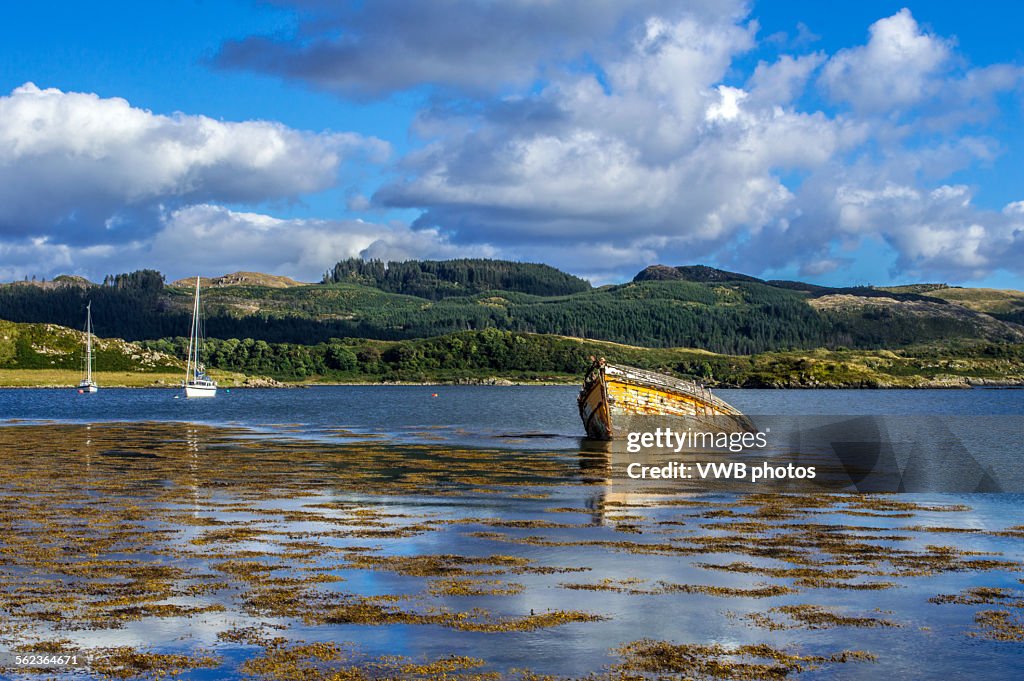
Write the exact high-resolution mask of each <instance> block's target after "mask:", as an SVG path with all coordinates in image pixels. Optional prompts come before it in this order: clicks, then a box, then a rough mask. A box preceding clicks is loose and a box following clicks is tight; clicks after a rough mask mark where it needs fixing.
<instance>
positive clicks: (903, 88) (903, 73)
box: [821, 8, 952, 111]
mask: <svg viewBox="0 0 1024 681" xmlns="http://www.w3.org/2000/svg"><path fill="white" fill-rule="evenodd" d="M870 34H871V38H870V39H869V40H868V43H867V44H866V45H863V46H860V47H854V48H850V49H846V50H840V51H839V52H837V53H836V54H835V55H834V56H833V57H832V58H831V59H830V60H829V62H828V64H826V65H825V69H824V71H823V73H822V75H821V80H822V83H823V84H824V86H825V88H826V89H827V91H828V92H829V93H830V94H831V95H832V96H833V97H835V98H836V99H838V100H841V101H845V102H849V103H850V104H852V105H853V106H854V107H857V108H859V109H864V110H868V111H879V110H882V111H884V110H889V109H894V108H900V107H905V106H908V105H912V104H916V103H918V102H920V101H921V100H922V99H924V98H925V97H927V96H929V95H930V94H933V89H934V88H935V87H937V86H938V85H939V80H938V76H939V75H940V74H941V73H942V71H943V70H945V69H946V68H947V67H948V65H949V60H950V56H951V53H952V49H951V43H950V42H949V41H947V40H944V39H942V38H940V37H937V36H934V35H930V34H927V33H924V32H922V31H921V28H920V26H918V24H917V21H915V20H914V17H913V16H912V15H911V14H910V10H908V9H906V8H904V9H901V10H900V11H899V12H897V13H896V14H894V15H893V16H891V17H887V18H885V19H879V20H878V21H876V22H875V23H874V24H872V25H871V28H870Z"/></svg>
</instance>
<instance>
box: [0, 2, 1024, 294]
mask: <svg viewBox="0 0 1024 681" xmlns="http://www.w3.org/2000/svg"><path fill="white" fill-rule="evenodd" d="M279 4H285V5H288V6H293V7H295V8H296V11H297V12H298V13H299V21H298V24H297V25H298V28H297V31H296V33H295V35H293V36H286V37H281V36H275V37H253V38H248V39H244V40H241V41H237V42H234V43H229V44H227V45H225V46H224V48H223V50H222V51H221V53H220V55H219V56H218V60H219V63H221V64H223V65H227V66H233V67H239V68H250V69H256V70H261V71H265V72H272V73H277V74H279V75H281V76H283V77H286V78H291V79H297V80H299V81H301V82H304V83H307V84H309V85H311V86H313V87H316V88H323V89H328V90H331V91H333V92H336V93H339V94H340V95H342V96H348V97H378V96H381V97H383V96H387V95H389V94H392V93H394V92H398V91H403V90H415V91H416V92H417V93H418V94H426V95H428V96H427V97H425V98H424V101H423V103H422V104H423V105H422V108H421V109H420V110H419V112H418V114H417V116H416V119H415V121H414V123H413V126H412V130H411V132H412V134H413V144H412V150H411V151H410V152H408V153H407V154H406V155H405V156H404V157H403V158H401V159H399V160H398V161H397V162H396V163H395V164H394V166H393V167H391V170H392V173H391V174H390V175H388V176H387V177H386V179H385V180H384V181H383V182H382V183H381V184H380V186H379V187H378V188H377V189H376V191H369V190H368V189H369V188H367V187H359V188H352V190H351V191H349V192H347V193H346V194H345V196H347V200H348V202H347V207H348V209H349V210H351V211H359V212H364V211H372V210H374V209H381V210H385V211H387V210H393V209H401V210H409V209H411V210H414V211H418V212H419V215H420V216H419V218H418V219H417V220H415V221H414V223H413V225H412V226H409V225H407V224H405V223H400V224H376V223H364V222H360V221H356V220H343V219H335V220H312V219H306V220H297V219H291V220H283V219H276V218H271V217H268V216H266V215H263V214H262V213H260V212H257V211H259V210H263V209H262V208H259V207H258V206H259V205H260V204H262V203H264V202H265V201H267V200H268V199H275V198H276V199H285V200H289V199H301V197H302V196H303V195H305V194H308V193H310V192H316V191H320V190H322V189H324V188H326V187H330V186H332V185H333V184H335V183H336V178H337V176H338V174H339V169H341V168H342V166H343V165H344V164H345V162H346V160H347V159H352V158H356V159H368V160H370V161H373V162H379V161H381V160H382V159H383V157H384V156H385V155H386V154H387V145H386V144H384V143H382V142H380V141H377V140H372V139H366V138H363V137H360V136H358V135H351V134H348V135H346V134H335V133H320V134H313V133H308V132H301V131H296V130H292V129H289V128H286V127H284V126H281V125H279V124H275V123H268V122H249V123H224V122H219V121H213V120H211V119H207V118H205V117H202V116H186V115H183V114H177V115H174V116H159V115H155V114H152V113H150V112H147V111H142V110H139V109H136V108H133V107H131V106H130V105H128V103H127V102H124V101H123V100H119V99H102V98H99V97H97V96H95V95H81V94H75V93H62V92H59V91H56V90H46V91H41V90H39V89H38V88H35V87H34V86H25V87H24V88H20V89H19V90H16V91H15V92H14V93H12V94H11V95H10V96H9V97H3V98H0V267H7V268H8V270H7V271H8V272H15V271H17V272H20V271H22V269H23V266H22V265H21V264H20V263H23V262H30V261H31V260H32V258H36V257H42V256H40V255H39V254H41V253H45V254H46V257H49V258H53V259H54V262H58V263H60V262H64V263H75V262H83V263H93V264H95V266H96V267H99V266H100V264H105V263H112V262H115V260H117V256H116V255H114V254H112V253H113V251H110V250H109V249H112V248H114V247H115V246H116V247H117V248H119V249H121V252H122V253H127V254H128V255H126V256H124V257H123V258H121V260H123V261H124V260H135V261H137V262H139V263H140V264H155V265H157V266H160V267H163V268H168V272H176V271H177V270H175V269H173V268H175V267H176V266H177V265H176V264H175V262H176V261H179V262H180V253H181V252H182V249H189V248H192V247H193V246H194V245H201V248H202V249H203V253H202V255H197V256H196V257H197V258H199V260H197V261H196V266H200V265H201V266H202V267H204V268H207V267H208V268H210V269H211V270H212V271H220V270H227V269H257V268H259V269H265V270H267V271H271V272H276V273H282V274H298V275H299V276H302V277H306V278H317V276H318V274H319V272H320V271H322V270H323V269H325V268H326V267H327V266H329V265H330V264H331V263H333V262H334V261H336V260H337V259H339V258H342V257H347V256H350V255H365V256H369V257H382V258H403V257H449V256H461V255H490V256H500V257H513V258H520V259H525V260H542V261H546V262H551V263H553V264H556V265H560V266H562V267H565V268H568V269H570V270H571V271H574V272H577V273H580V274H585V275H587V276H590V277H592V278H593V279H594V280H596V281H599V282H600V281H609V280H614V279H616V278H621V277H624V276H629V275H631V274H632V273H633V272H635V271H636V270H637V269H639V268H640V267H642V266H644V265H646V264H650V263H651V262H666V263H686V262H695V261H700V260H709V261H714V262H717V263H719V264H722V265H725V266H729V267H730V268H731V269H738V270H741V271H747V272H751V273H755V274H756V273H761V272H764V271H767V270H778V269H785V268H788V269H790V270H793V269H799V270H800V271H801V273H802V274H805V275H807V276H819V275H821V276H824V275H829V276H831V277H837V273H841V272H842V271H843V270H844V269H846V268H850V267H851V263H853V262H855V260H856V259H857V258H858V257H860V255H858V254H862V251H863V249H868V248H874V245H876V244H881V245H882V246H881V248H882V249H889V251H888V252H886V253H884V254H883V255H880V256H879V257H884V258H885V259H886V260H887V261H893V262H895V263H896V266H897V267H899V268H901V270H902V271H903V274H904V276H909V273H920V274H921V275H922V276H927V277H929V278H930V277H932V276H936V277H947V278H955V277H981V276H985V275H987V274H990V273H992V272H993V271H994V270H996V269H999V268H1002V269H1005V270H1009V271H1011V272H1015V273H1017V274H1022V271H1021V265H1020V262H1021V257H1022V256H1024V226H1022V224H1024V217H1022V215H1024V209H1022V208H1021V205H1022V203H1021V202H1020V201H1017V202H1014V203H1010V204H1009V205H1007V206H1006V207H1005V208H1004V209H1002V210H991V209H985V208H984V207H979V206H978V205H977V204H976V201H975V193H976V192H977V188H976V187H973V186H971V187H967V186H963V184H964V182H969V181H971V180H970V179H967V180H965V179H964V177H965V175H966V176H967V177H968V178H969V177H970V172H971V171H972V170H973V169H975V168H977V167H980V166H983V165H985V164H990V163H992V162H993V161H994V160H996V159H998V158H999V156H1000V154H1002V153H1005V152H1004V149H1003V147H1002V145H1001V144H1000V142H999V140H998V139H997V138H996V137H995V136H993V135H990V134H987V130H986V128H985V127H984V126H985V125H986V124H987V123H988V122H990V121H992V120H993V119H995V118H996V117H998V116H1000V115H1002V114H1004V113H1005V112H1006V111H1007V110H1008V108H1009V107H1010V106H1012V105H1013V104H1015V102H1012V100H1011V98H1010V97H1005V96H1004V95H1006V94H1007V93H1014V92H1019V91H1020V90H1021V84H1022V83H1024V69H1022V68H1021V67H1020V66H1018V65H1016V64H990V65H985V66H980V67H971V66H970V65H969V63H968V61H967V60H966V59H965V58H964V57H963V56H962V55H960V54H958V52H957V49H956V45H955V42H954V41H953V40H952V39H950V38H947V37H943V36H939V35H935V34H933V33H930V32H928V31H927V30H924V29H923V28H922V27H921V25H919V24H918V22H917V21H916V20H915V18H914V17H913V15H912V14H911V13H910V12H909V11H908V10H901V11H899V12H897V13H896V14H894V15H893V16H890V17H885V18H881V19H879V20H878V21H876V22H875V23H874V24H872V25H871V26H870V27H867V37H866V42H865V43H864V44H862V45H856V46H851V47H849V48H847V49H842V50H839V51H837V52H835V53H833V54H827V53H826V52H824V51H817V52H813V53H800V52H799V46H800V45H801V44H803V45H806V44H808V43H809V42H813V41H810V40H804V41H802V42H801V41H793V40H788V39H787V40H782V39H779V40H775V43H776V46H775V47H774V48H773V49H772V50H771V51H770V53H772V54H774V56H773V57H772V58H771V59H769V60H759V61H756V66H754V67H753V68H752V69H751V68H747V67H745V66H744V65H745V64H754V63H755V58H757V57H761V56H763V53H759V52H757V50H758V47H759V43H758V35H757V32H758V26H757V23H756V21H755V20H753V19H752V18H751V17H750V16H749V15H748V14H747V13H746V9H745V8H744V5H743V4H741V3H740V2H739V0H736V2H735V3H733V2H729V3H717V2H710V1H708V2H691V3H679V2H674V1H669V0H664V1H663V0H628V1H616V2H612V1H611V0H608V1H604V0H597V1H595V0H586V1H584V0H568V1H567V2H560V3H549V2H539V3H538V2H535V1H534V0H510V1H509V2H502V3H492V2H480V1H478V0H444V2H442V3H437V2H427V1H426V0H406V1H404V2H398V0H381V1H380V2H373V3H345V4H337V3H329V2H326V0H289V1H285V0H282V1H281V2H279ZM808 32H809V30H808V29H806V28H805V29H804V33H805V34H807V33H808ZM772 40H773V39H772V38H771V37H769V38H768V39H763V40H762V44H763V43H764V42H765V41H768V42H771V41H772ZM785 49H790V50H792V51H793V53H792V54H784V53H778V52H781V51H784V50H785ZM1016 104H1019V103H1016ZM1017 116H1018V117H1019V113H1018V114H1017ZM340 195H341V192H339V196H340ZM1008 198H1022V197H1008ZM224 203H233V204H234V205H235V206H238V205H241V206H246V207H247V208H246V209H245V210H241V209H238V210H229V209H228V208H225V207H223V206H222V205H219V204H224ZM340 203H341V199H340V198H339V204H340ZM254 206H255V207H254ZM403 214H404V213H403ZM139 225H142V226H141V227H140V226H139ZM218 252H220V253H218ZM224 252H230V253H231V255H230V256H228V255H225V254H224ZM207 257H208V258H209V260H204V258H207ZM19 268H22V269H19ZM65 269H70V268H65ZM123 269H125V268H124V267H112V268H110V269H109V271H115V270H123ZM35 271H38V270H35ZM2 273H3V270H0V274H2ZM102 273H105V272H102ZM8 276H11V275H10V274H8Z"/></svg>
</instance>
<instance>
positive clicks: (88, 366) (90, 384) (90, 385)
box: [78, 300, 100, 393]
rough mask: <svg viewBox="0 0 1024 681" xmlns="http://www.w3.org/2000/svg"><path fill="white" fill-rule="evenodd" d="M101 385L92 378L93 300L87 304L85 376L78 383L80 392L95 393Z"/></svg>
mask: <svg viewBox="0 0 1024 681" xmlns="http://www.w3.org/2000/svg"><path fill="white" fill-rule="evenodd" d="M99 389H100V387H99V386H98V385H96V381H94V380H93V379H92V301H91V300H90V301H89V304H88V305H86V306H85V377H84V378H82V380H81V381H79V383H78V392H80V393H94V392H96V391H98V390H99Z"/></svg>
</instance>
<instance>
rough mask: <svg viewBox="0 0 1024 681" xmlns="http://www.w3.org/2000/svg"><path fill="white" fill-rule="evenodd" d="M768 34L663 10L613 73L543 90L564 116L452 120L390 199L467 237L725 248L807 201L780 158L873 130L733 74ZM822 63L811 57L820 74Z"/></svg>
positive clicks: (821, 150)
mask: <svg viewBox="0 0 1024 681" xmlns="http://www.w3.org/2000/svg"><path fill="white" fill-rule="evenodd" d="M753 41H754V38H753V28H752V27H749V26H741V25H736V24H735V23H732V22H722V23H718V24H713V25H708V24H706V23H701V22H699V21H697V20H695V19H693V18H691V17H687V18H684V19H681V20H679V21H676V22H673V23H669V22H666V21H663V20H660V19H650V20H648V21H647V22H645V24H644V27H643V30H642V31H641V32H639V33H638V34H637V36H636V38H635V40H634V43H633V47H632V49H631V50H630V51H628V52H627V53H626V54H625V55H623V56H622V58H620V59H618V60H616V61H613V62H609V63H608V64H606V65H605V68H604V71H605V73H606V79H607V83H606V85H602V84H601V83H599V82H597V80H596V79H595V78H594V77H593V76H590V75H586V74H584V75H575V76H566V77H565V78H563V79H561V80H559V81H558V82H555V83H552V84H551V85H550V86H549V87H547V88H545V90H544V91H543V92H541V93H540V94H539V95H537V96H536V97H535V98H534V99H535V100H536V101H537V102H538V104H537V107H538V108H549V109H556V110H557V111H558V112H559V115H558V116H557V117H555V118H551V119H548V120H545V121H544V122H543V123H542V124H541V125H534V124H532V121H531V120H530V119H522V118H494V117H491V118H488V119H486V120H485V121H484V124H483V125H481V124H480V121H479V120H478V119H476V118H472V119H470V120H466V121H464V126H463V127H462V128H459V127H458V126H457V125H455V124H454V121H452V120H449V121H448V124H449V127H448V128H447V129H445V132H444V136H443V137H442V138H441V139H440V140H439V141H437V143H435V144H433V145H430V146H428V147H427V148H425V149H424V150H422V151H421V152H419V153H417V154H414V155H411V156H409V157H408V158H407V159H406V160H405V167H406V170H407V172H408V177H407V179H404V180H403V181H400V182H396V183H393V184H391V185H388V186H386V187H384V188H382V189H381V190H380V191H379V192H378V193H377V195H376V197H375V200H376V201H377V202H378V203H382V204H385V205H388V206H401V207H422V206H426V207H427V210H426V212H425V214H424V215H423V217H422V218H421V221H420V222H421V224H424V225H432V226H444V227H445V228H448V229H452V230H454V231H455V232H456V234H457V238H458V239H459V240H471V239H472V238H474V237H475V238H485V239H486V240H488V241H490V242H494V243H503V244H511V243H514V242H515V241H517V240H519V239H521V238H523V236H524V235H527V236H528V237H529V238H531V239H534V240H548V241H556V242H557V241H561V242H563V243H564V242H571V241H579V240H584V239H585V240H596V241H598V242H601V243H605V244H607V245H608V246H609V247H613V248H629V249H637V248H640V249H648V250H649V249H650V247H651V245H652V244H655V243H660V244H661V248H663V249H674V250H677V251H681V252H682V251H686V252H689V253H690V254H691V256H692V255H693V254H698V253H710V252H712V251H713V249H714V246H715V245H716V244H720V243H721V242H723V241H724V240H728V239H729V238H730V237H731V236H733V235H734V233H735V231H736V230H737V229H739V228H746V229H751V230H758V229H760V228H762V227H764V226H766V225H768V224H770V223H772V222H773V221H775V220H777V219H778V215H779V214H780V213H782V212H784V211H785V210H786V208H787V206H788V205H789V204H791V203H792V201H793V194H792V192H791V191H790V190H789V189H788V188H787V187H786V186H785V185H784V184H783V183H782V181H781V180H780V179H779V177H778V176H777V174H776V171H777V170H779V169H784V168H791V167H800V168H814V167H815V166H817V165H819V164H821V163H824V162H826V161H827V160H828V159H829V158H830V157H831V156H832V155H833V154H834V153H836V152H837V151H840V150H842V149H843V148H845V147H848V146H849V145H850V144H851V143H852V142H853V141H854V140H856V139H858V138H859V135H860V134H861V133H859V132H858V130H857V126H856V125H855V124H851V123H846V122H843V121H838V120H834V119H830V118H828V117H827V116H825V115H823V114H818V113H815V114H804V113H800V112H796V111H794V110H792V109H783V108H781V107H779V106H778V105H775V104H774V103H772V105H768V104H766V103H765V102H764V101H763V100H761V99H757V100H756V101H754V100H750V99H748V93H747V92H746V91H745V90H743V89H741V88H737V87H732V86H726V85H723V84H722V83H721V81H722V80H723V78H724V77H725V75H726V73H727V71H728V69H729V66H730V63H731V61H732V59H733V58H734V57H735V56H736V55H738V54H741V53H743V52H745V51H746V50H748V49H750V48H751V47H752V45H753ZM810 63H811V66H810V67H808V66H806V65H803V64H801V65H800V66H799V67H798V68H797V69H796V70H798V71H799V70H803V71H804V72H805V74H806V73H807V72H808V71H809V70H810V68H812V67H813V59H812V60H810ZM765 79H767V76H763V77H762V79H761V80H762V82H763V81H764V80H765ZM783 80H787V81H789V80H792V78H788V79H785V78H784V79H783ZM764 87H771V86H768V85H765V86H764ZM785 89H786V90H787V92H789V93H792V91H793V87H792V86H790V85H787V86H786V88H785ZM786 96H790V95H786Z"/></svg>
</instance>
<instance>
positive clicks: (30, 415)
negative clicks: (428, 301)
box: [0, 386, 1024, 449]
mask: <svg viewBox="0 0 1024 681" xmlns="http://www.w3.org/2000/svg"><path fill="white" fill-rule="evenodd" d="M577 391H578V389H577V388H576V387H575V386H501V387H497V386H320V387H311V388H297V389H289V390H282V389H235V390H231V391H227V390H221V391H220V393H219V394H218V395H217V397H216V398H214V399H211V400H186V399H184V398H183V397H181V391H180V390H170V389H105V390H100V392H98V393H96V394H93V395H80V394H78V393H77V391H74V390H70V389H66V390H60V389H39V390H32V389H16V390H14V389H0V424H2V423H4V422H11V421H19V422H34V423H40V422H58V423H98V422H140V421H160V422H187V423H197V424H203V425H216V426H231V427H244V428H251V429H254V430H256V431H258V432H264V433H277V434H281V435H289V436H294V437H302V438H321V437H323V438H333V437H337V436H338V435H339V434H345V435H365V436H376V437H382V438H387V439H389V440H394V441H401V442H415V441H422V442H428V441H438V440H443V441H446V442H451V443H453V444H459V445H485V446H500V445H501V444H502V441H503V440H508V439H515V436H523V435H526V436H528V437H526V438H519V439H517V441H516V443H515V446H516V447H531V448H539V449H571V448H575V447H578V446H579V444H580V439H581V438H582V436H583V430H582V427H581V425H580V419H579V414H578V412H577V408H576V393H577ZM716 394H717V395H719V396H720V397H722V398H723V399H725V400H726V401H728V402H729V403H731V404H732V405H734V406H735V407H737V408H738V409H740V410H741V411H743V412H744V413H747V414H770V415H783V416H797V417H801V416H816V415H818V416H841V415H846V416H865V415H871V416H886V417H907V416H939V417H947V418H948V417H972V416H989V417H994V416H1000V417H1002V416H1007V417H1019V416H1024V390H1021V389H974V390H718V391H716Z"/></svg>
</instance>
